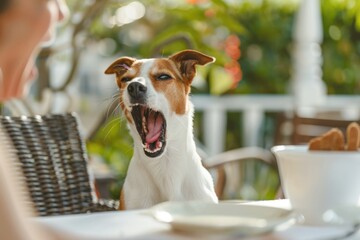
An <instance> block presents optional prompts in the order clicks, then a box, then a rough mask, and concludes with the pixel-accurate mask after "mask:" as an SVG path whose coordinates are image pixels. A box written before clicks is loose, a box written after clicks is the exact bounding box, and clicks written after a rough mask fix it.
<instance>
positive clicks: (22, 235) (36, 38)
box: [0, 0, 72, 240]
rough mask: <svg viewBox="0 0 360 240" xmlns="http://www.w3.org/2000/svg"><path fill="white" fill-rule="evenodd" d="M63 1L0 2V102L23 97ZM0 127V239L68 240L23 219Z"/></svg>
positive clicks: (26, 212)
mask: <svg viewBox="0 0 360 240" xmlns="http://www.w3.org/2000/svg"><path fill="white" fill-rule="evenodd" d="M67 14H68V8H67V5H66V3H65V1H64V0H1V1H0V102H5V101H8V100H10V99H13V98H23V97H24V96H25V95H26V94H27V89H28V86H29V83H30V81H31V80H33V79H34V78H35V76H36V74H37V70H36V66H35V59H36V56H37V54H38V52H39V49H40V47H41V46H42V45H44V44H46V45H48V44H50V43H51V42H52V41H54V38H55V32H56V23H58V22H60V21H62V20H64V19H65V18H66V16H67ZM9 144H10V141H9V140H7V136H6V134H5V133H4V132H3V131H2V130H1V126H0V192H1V201H0V239H12V240H25V239H26V240H28V239H29V240H35V239H36V240H45V239H69V238H72V237H70V236H65V235H64V234H63V233H58V232H56V231H53V230H50V229H47V228H44V227H43V226H40V225H37V224H36V223H34V222H33V221H31V220H30V219H29V217H30V216H34V210H33V209H29V208H28V206H25V204H24V199H25V196H23V195H24V194H22V193H20V191H19V189H20V188H21V183H20V180H19V178H17V177H16V176H17V175H16V174H15V171H13V168H14V166H13V165H12V164H11V163H12V162H11V161H9V160H10V159H14V157H15V156H12V155H11V153H10V151H8V149H9V148H10V147H11V146H10V145H9Z"/></svg>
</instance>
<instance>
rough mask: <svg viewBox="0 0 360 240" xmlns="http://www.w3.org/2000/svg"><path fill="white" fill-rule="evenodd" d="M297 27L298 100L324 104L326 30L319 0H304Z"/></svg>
mask: <svg viewBox="0 0 360 240" xmlns="http://www.w3.org/2000/svg"><path fill="white" fill-rule="evenodd" d="M294 28H295V29H294V35H293V37H294V43H295V48H294V52H293V76H292V92H293V94H294V97H295V104H296V105H297V106H301V107H307V106H310V107H311V106H319V105H323V104H324V103H325V101H326V94H327V91H326V85H325V83H324V82H323V81H322V69H321V67H322V54H321V48H320V44H321V42H322V40H323V32H322V31H323V30H322V20H321V9H320V3H319V0H302V1H301V3H300V8H299V11H298V13H297V16H296V20H295V26H294Z"/></svg>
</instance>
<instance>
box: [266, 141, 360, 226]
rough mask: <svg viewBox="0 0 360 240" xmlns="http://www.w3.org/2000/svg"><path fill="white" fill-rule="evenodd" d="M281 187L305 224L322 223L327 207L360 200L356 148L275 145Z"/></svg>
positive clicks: (352, 204)
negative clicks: (313, 147) (328, 149)
mask: <svg viewBox="0 0 360 240" xmlns="http://www.w3.org/2000/svg"><path fill="white" fill-rule="evenodd" d="M271 150H272V152H273V153H274V154H275V156H276V159H277V163H278V167H279V173H280V180H281V184H282V188H283V191H284V194H285V197H286V198H288V199H289V200H290V203H291V206H292V208H293V209H294V211H295V212H298V213H300V214H302V215H303V216H304V218H305V224H310V225H319V224H320V225H323V224H324V223H325V222H324V220H323V215H324V213H325V212H326V211H327V210H329V209H335V208H339V207H350V206H356V205H358V204H359V200H360V152H347V151H309V150H308V148H307V146H291V145H289V146H275V147H273V148H272V149H271Z"/></svg>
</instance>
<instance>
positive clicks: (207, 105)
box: [191, 95, 360, 154]
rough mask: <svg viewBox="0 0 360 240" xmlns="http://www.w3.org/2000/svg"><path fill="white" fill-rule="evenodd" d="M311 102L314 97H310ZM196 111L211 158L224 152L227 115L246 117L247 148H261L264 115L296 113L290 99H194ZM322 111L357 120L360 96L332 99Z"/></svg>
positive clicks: (229, 97)
mask: <svg viewBox="0 0 360 240" xmlns="http://www.w3.org/2000/svg"><path fill="white" fill-rule="evenodd" d="M309 98H311V96H309ZM191 101H192V102H193V103H194V106H195V111H201V112H203V113H204V118H203V130H204V131H203V132H204V134H205V136H204V141H205V142H204V144H205V146H206V147H207V149H209V151H210V152H209V153H210V154H216V153H219V152H222V151H223V150H224V144H225V140H224V139H225V133H226V113H227V112H228V111H236V112H241V113H242V116H243V126H242V129H243V134H242V138H243V143H244V146H258V145H259V142H260V141H259V130H260V129H261V125H262V123H263V118H264V116H265V112H270V111H274V112H285V111H295V110H297V109H295V102H294V97H292V96H291V95H231V96H210V95H192V96H191ZM318 109H322V110H326V109H328V110H339V111H342V112H343V113H344V115H345V117H346V116H348V117H349V118H357V117H358V114H359V112H360V96H356V95H329V96H327V98H326V103H325V104H324V105H323V106H321V107H319V108H318Z"/></svg>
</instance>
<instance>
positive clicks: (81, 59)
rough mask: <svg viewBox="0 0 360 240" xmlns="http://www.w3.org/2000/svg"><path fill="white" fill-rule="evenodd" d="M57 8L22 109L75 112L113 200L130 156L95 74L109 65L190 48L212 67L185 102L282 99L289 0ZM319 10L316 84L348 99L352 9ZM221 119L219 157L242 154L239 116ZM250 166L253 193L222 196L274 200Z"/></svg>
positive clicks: (271, 122)
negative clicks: (50, 38)
mask: <svg viewBox="0 0 360 240" xmlns="http://www.w3.org/2000/svg"><path fill="white" fill-rule="evenodd" d="M67 2H68V4H69V6H70V9H71V12H72V14H71V18H70V19H69V20H68V22H66V23H65V24H64V25H63V26H61V27H60V28H59V34H58V39H57V41H56V43H55V45H54V46H52V47H51V48H47V49H44V50H43V51H42V53H41V56H40V57H39V59H38V66H39V71H40V76H39V79H38V80H37V81H36V82H35V83H34V85H33V86H32V91H31V93H32V94H31V101H30V102H31V104H30V105H31V106H30V109H32V110H33V112H36V113H47V112H64V111H76V112H77V113H78V114H79V116H80V118H81V122H82V124H83V126H84V135H85V138H86V139H87V146H88V150H89V155H90V157H91V159H92V161H93V162H95V165H96V164H98V165H97V167H98V168H99V169H100V168H101V169H102V168H103V169H104V172H106V174H108V173H109V169H110V172H111V174H112V176H114V177H115V179H116V180H115V185H112V187H111V188H112V194H113V195H112V196H113V197H114V198H117V194H118V192H119V190H120V187H121V185H122V181H123V179H124V176H125V174H126V169H127V165H128V162H129V160H130V157H131V155H132V148H131V146H132V140H131V137H130V136H129V135H128V132H127V129H126V124H125V122H124V121H123V119H122V117H121V113H120V111H119V108H118V107H117V101H118V100H117V96H116V94H117V86H116V84H115V81H114V77H113V76H106V75H104V73H103V72H104V70H105V69H106V67H107V66H108V65H109V64H110V63H111V62H112V61H114V60H115V59H116V58H118V57H121V56H132V57H137V58H151V57H158V56H168V55H170V54H172V53H175V52H176V51H179V50H182V49H185V48H191V49H196V50H199V51H201V52H204V53H207V54H209V55H211V56H214V57H216V59H217V61H216V63H215V64H212V65H211V66H210V65H209V66H207V67H205V68H199V69H198V75H197V77H196V79H195V81H194V84H193V89H192V94H193V95H194V96H195V95H198V94H203V95H211V96H229V95H239V96H245V95H254V94H270V95H287V94H289V93H290V92H291V89H290V82H291V79H292V76H293V56H292V52H293V49H294V37H293V34H294V22H295V19H296V13H297V11H298V9H299V3H300V1H298V0H297V1H295V0H293V1H286V0H257V1H253V0H247V1H246V0H243V1H240V0H181V1H172V0H161V1H155V0H144V1H118V0H117V1H113V0H84V1H77V0H67ZM320 5H321V12H320V14H321V15H319V16H321V21H322V33H321V35H322V36H323V38H322V41H321V42H320V43H319V44H320V45H319V46H321V49H320V50H321V53H322V60H321V61H322V62H321V70H322V73H321V74H320V78H321V79H322V81H323V82H324V84H325V85H326V91H327V93H328V94H341V95H357V94H358V93H359V92H360V81H359V76H360V72H359V71H360V67H359V66H360V57H359V56H360V54H359V52H360V44H359V39H360V32H359V30H360V14H359V13H360V12H359V9H360V2H359V1H355V0H344V1H341V0H322V1H320ZM225 114H227V117H226V119H227V120H226V129H227V130H226V134H225V137H224V143H223V145H224V150H228V149H234V148H237V147H241V146H243V145H244V142H243V139H242V137H241V136H242V133H243V131H245V130H244V129H242V116H243V115H242V114H243V113H241V112H234V111H229V112H227V113H225ZM203 118H204V116H203V113H202V112H201V111H197V114H196V115H195V125H194V127H195V134H196V137H197V138H198V139H199V142H204V130H203V129H202V128H201V123H202V120H203ZM264 119H265V120H264V123H263V124H262V129H261V131H260V135H261V136H262V137H263V139H267V140H268V139H270V142H269V141H265V140H264V141H263V142H262V143H261V144H262V147H266V148H267V147H269V146H270V145H271V144H273V143H274V141H273V139H274V134H275V132H276V127H277V124H276V119H278V114H277V113H274V112H267V113H266V116H265V118H264ZM205 140H206V139H205ZM253 168H255V169H257V170H256V171H255V173H253V174H252V175H251V176H249V177H248V179H250V180H251V181H253V182H255V184H254V185H253V186H255V187H252V188H251V189H250V188H248V189H247V190H244V191H242V192H237V193H232V194H231V196H229V197H236V198H245V199H249V198H251V199H260V198H262V199H264V198H273V197H274V194H275V189H276V187H277V185H278V178H277V175H276V174H275V173H273V172H271V171H270V170H268V169H265V170H264V168H263V167H261V166H260V167H259V166H257V165H256V166H255V165H254V166H253ZM253 172H254V171H253ZM106 174H105V175H106ZM260 175H261V176H264V175H266V176H268V178H267V180H264V178H261V179H260V178H258V176H260ZM245 178H246V176H245ZM250 180H249V181H250ZM244 181H245V180H244ZM246 181H247V180H246Z"/></svg>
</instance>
